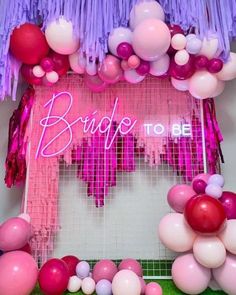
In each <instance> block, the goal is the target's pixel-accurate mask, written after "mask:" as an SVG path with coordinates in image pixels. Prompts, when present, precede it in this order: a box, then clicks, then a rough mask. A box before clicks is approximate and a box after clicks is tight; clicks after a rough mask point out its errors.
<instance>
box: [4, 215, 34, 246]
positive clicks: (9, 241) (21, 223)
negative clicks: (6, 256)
mask: <svg viewBox="0 0 236 295" xmlns="http://www.w3.org/2000/svg"><path fill="white" fill-rule="evenodd" d="M30 234H31V226H30V224H29V223H28V222H27V221H25V220H24V219H22V218H19V217H13V218H10V219H8V220H7V221H5V222H4V223H3V224H1V226H0V249H1V250H3V251H12V250H17V249H20V248H22V247H23V246H25V244H27V242H28V241H29V238H30Z"/></svg>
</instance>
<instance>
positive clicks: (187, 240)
mask: <svg viewBox="0 0 236 295" xmlns="http://www.w3.org/2000/svg"><path fill="white" fill-rule="evenodd" d="M158 232H159V238H160V240H161V242H162V243H163V244H164V245H165V246H166V247H167V248H169V249H170V250H172V251H175V252H186V251H189V250H191V249H192V247H193V243H194V240H195V238H196V234H195V232H193V231H192V229H191V228H190V226H189V225H188V224H187V223H186V221H185V219H184V216H183V214H180V213H169V214H167V215H166V216H164V217H163V218H162V219H161V221H160V223H159V230H158Z"/></svg>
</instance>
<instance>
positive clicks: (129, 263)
mask: <svg viewBox="0 0 236 295" xmlns="http://www.w3.org/2000/svg"><path fill="white" fill-rule="evenodd" d="M122 269H128V270H132V271H133V272H134V273H136V275H137V276H138V277H142V276H143V270H142V266H141V264H140V263H139V262H138V261H137V260H135V259H132V258H127V259H123V260H122V261H121V263H120V264H119V266H118V270H122Z"/></svg>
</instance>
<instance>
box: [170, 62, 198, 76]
mask: <svg viewBox="0 0 236 295" xmlns="http://www.w3.org/2000/svg"><path fill="white" fill-rule="evenodd" d="M194 72H195V67H194V63H193V58H191V57H190V58H189V61H188V62H187V63H186V64H185V65H183V66H179V65H177V64H176V62H175V61H174V59H172V60H171V63H170V67H169V74H170V75H171V77H173V78H175V79H178V80H186V79H188V78H190V77H191V76H192V75H193V74H194Z"/></svg>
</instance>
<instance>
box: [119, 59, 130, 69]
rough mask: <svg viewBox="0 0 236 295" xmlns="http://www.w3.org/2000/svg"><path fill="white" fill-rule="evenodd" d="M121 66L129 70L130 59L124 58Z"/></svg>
mask: <svg viewBox="0 0 236 295" xmlns="http://www.w3.org/2000/svg"><path fill="white" fill-rule="evenodd" d="M121 67H122V69H123V70H124V71H126V70H129V69H130V67H129V64H128V61H127V60H122V61H121Z"/></svg>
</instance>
